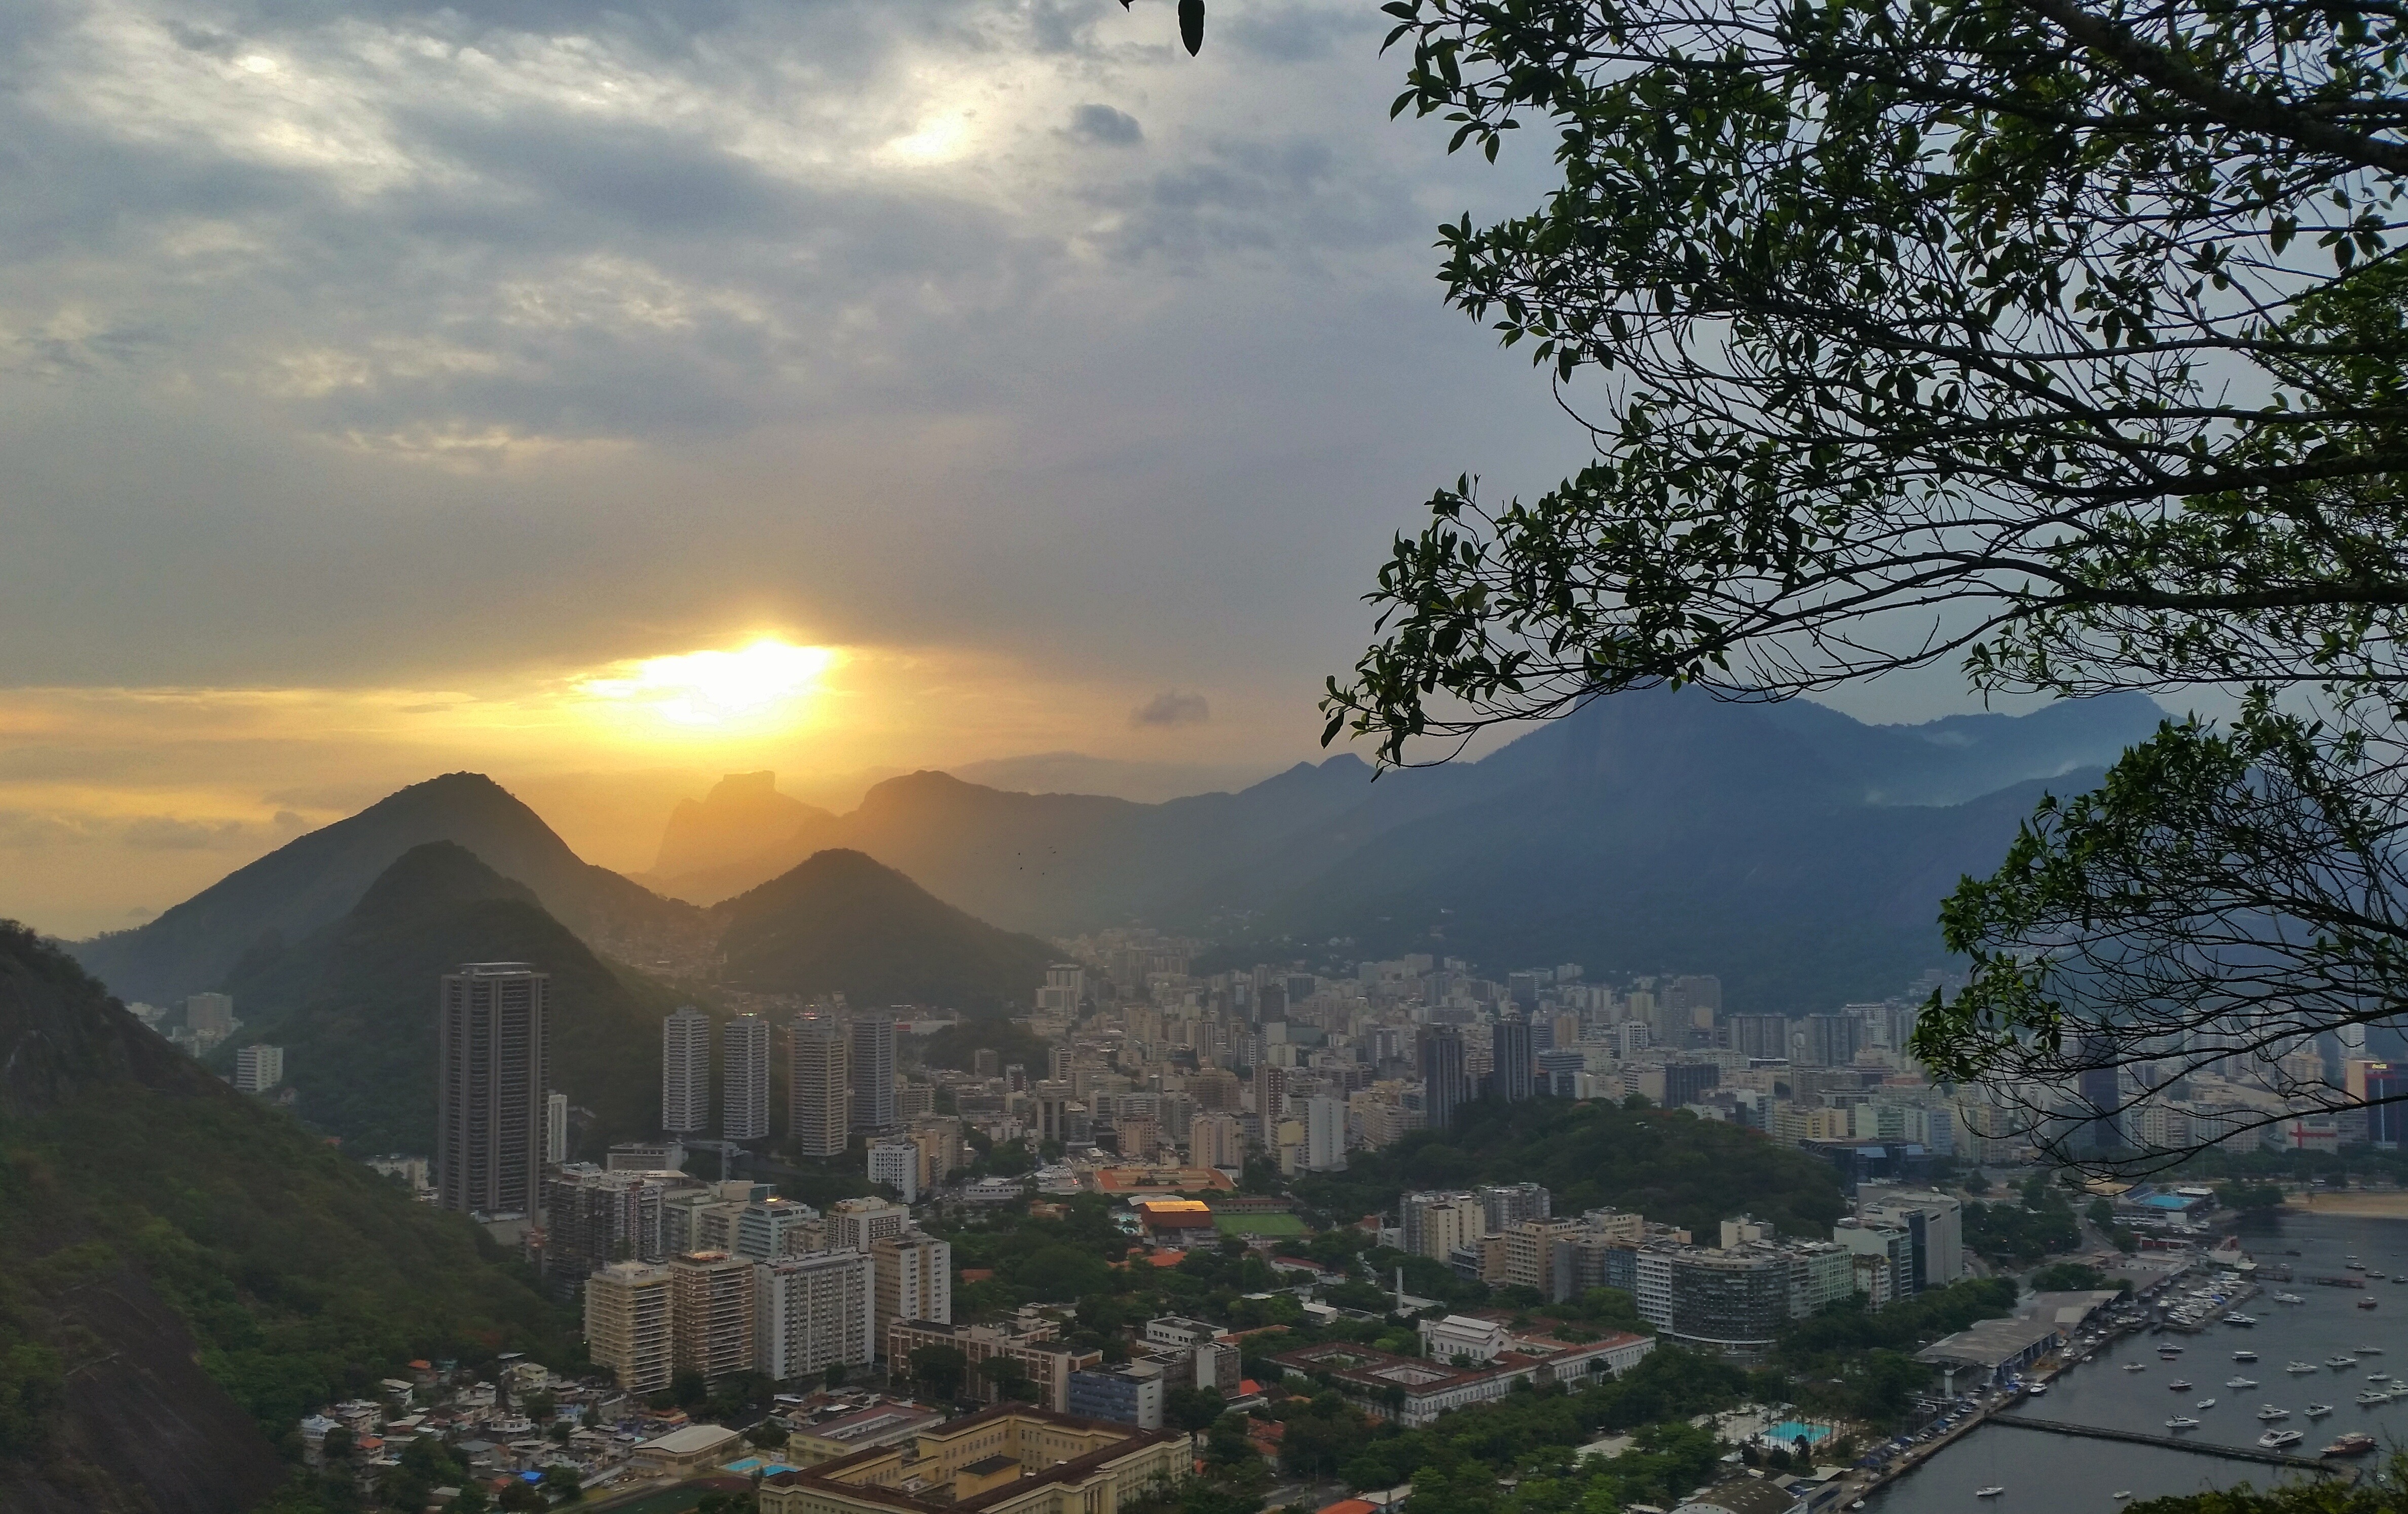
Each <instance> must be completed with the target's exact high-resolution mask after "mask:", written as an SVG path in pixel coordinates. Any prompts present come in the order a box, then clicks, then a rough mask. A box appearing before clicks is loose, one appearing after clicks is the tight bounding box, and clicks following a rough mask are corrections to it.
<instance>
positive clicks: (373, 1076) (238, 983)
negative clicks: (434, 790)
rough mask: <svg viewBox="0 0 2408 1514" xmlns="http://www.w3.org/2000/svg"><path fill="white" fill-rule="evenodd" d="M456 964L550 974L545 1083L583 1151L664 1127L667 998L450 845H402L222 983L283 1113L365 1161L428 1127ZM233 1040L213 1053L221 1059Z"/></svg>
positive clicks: (413, 1141)
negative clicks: (523, 966) (357, 893)
mask: <svg viewBox="0 0 2408 1514" xmlns="http://www.w3.org/2000/svg"><path fill="white" fill-rule="evenodd" d="M464 962H523V963H527V964H531V965H533V966H535V967H537V968H538V969H540V970H541V971H543V972H546V973H549V974H550V975H551V976H552V991H551V993H552V997H551V1005H552V1020H551V1026H550V1036H551V1046H552V1083H553V1086H554V1087H556V1088H559V1089H560V1090H561V1091H563V1092H564V1093H566V1094H567V1095H568V1097H569V1102H570V1103H571V1105H572V1106H574V1107H576V1108H577V1109H579V1110H581V1111H583V1112H582V1113H581V1114H580V1116H579V1117H578V1118H577V1119H576V1120H575V1121H574V1122H573V1124H572V1135H573V1136H574V1139H575V1141H576V1144H577V1148H578V1150H580V1151H582V1152H587V1153H592V1154H597V1155H598V1153H599V1152H600V1151H601V1150H602V1149H603V1148H605V1147H606V1146H608V1145H609V1142H611V1141H613V1140H626V1139H631V1138H634V1137H636V1136H638V1135H652V1133H653V1132H654V1131H656V1130H657V1129H658V1128H659V1121H660V1072H659V1051H660V1034H661V1030H660V1021H661V1017H662V1016H663V1015H666V1014H667V1013H668V1012H669V1011H670V1010H671V1009H673V1008H675V1007H677V1004H678V996H677V994H676V993H673V992H672V991H670V990H669V989H667V988H666V987H664V986H663V985H661V984H659V983H656V982H654V981H652V979H650V978H645V977H643V976H642V975H641V974H638V973H636V972H634V971H632V970H630V969H625V968H621V967H616V966H613V965H612V964H609V963H607V962H605V961H604V960H603V959H602V958H600V957H597V956H596V955H595V953H594V952H593V951H592V950H589V949H588V948H587V947H586V945H585V943H584V942H582V941H581V940H580V939H578V937H577V936H576V935H575V933H573V932H571V931H570V930H569V929H568V928H567V927H566V925H563V924H562V923H561V922H560V921H557V920H554V919H553V918H552V915H551V914H550V913H549V912H548V911H547V910H546V909H545V908H544V907H543V906H542V905H541V904H540V903H538V901H537V899H536V896H535V893H533V891H532V890H530V889H528V888H527V887H526V886H525V885H523V884H522V883H520V882H518V881H517V880H515V879H512V878H504V877H503V876H501V875H500V874H499V873H496V872H495V871H494V869H492V868H491V867H488V866H487V865H485V864H484V863H483V862H482V861H480V859H479V858H477V857H476V856H474V855H472V854H471V853H470V852H468V851H467V850H466V849H465V848H462V847H460V846H458V845H455V844H454V843H452V842H449V841H434V842H429V843H427V844H425V845H423V846H420V847H416V848H413V849H412V850H409V851H408V852H406V853H404V854H403V856H402V857H401V858H400V860H398V861H396V862H395V863H394V864H393V865H392V866H390V867H388V868H387V869H386V870H385V871H384V873H383V874H382V875H381V876H380V877H379V878H377V879H376V881H375V882H374V883H372V884H371V885H370V886H369V887H368V890H367V892H366V893H365V894H363V895H362V896H361V898H360V900H359V902H358V903H357V904H356V905H354V906H353V907H351V910H350V911H349V912H348V913H347V914H345V915H344V916H343V917H342V918H341V919H340V920H337V921H334V922H332V923H331V924H328V925H325V926H323V927H322V928H320V929H319V930H317V931H315V932H313V933H311V934H310V935H309V936H308V937H307V938H305V939H303V940H302V941H300V942H299V943H297V944H295V945H294V946H293V947H291V948H288V949H285V950H276V951H267V952H260V953H254V954H253V956H252V958H251V960H250V961H249V962H247V963H246V964H244V966H243V968H242V969H241V970H240V971H239V972H237V974H236V976H235V977H234V978H230V979H229V980H228V981H227V983H226V985H225V986H226V989H227V991H228V992H230V993H233V994H234V996H235V1005H236V1013H237V1014H239V1015H240V1016H241V1017H242V1019H243V1021H244V1024H243V1031H242V1035H241V1036H240V1037H239V1038H240V1039H242V1040H245V1041H266V1042H269V1043H271V1044H274V1045H279V1046H282V1047H283V1048H284V1066H285V1078H286V1081H287V1082H288V1083H290V1084H291V1085H292V1087H293V1088H294V1091H295V1092H296V1093H297V1095H298V1097H297V1101H296V1103H295V1105H294V1109H295V1112H296V1113H298V1114H299V1115H300V1116H301V1117H302V1118H303V1119H305V1120H307V1121H309V1122H310V1123H311V1124H313V1125H316V1126H317V1127H319V1128H320V1129H322V1130H324V1131H326V1132H327V1133H328V1134H330V1135H337V1136H339V1137H340V1138H341V1139H342V1142H343V1144H344V1146H345V1148H346V1149H348V1150H352V1151H356V1152H361V1153H363V1154H368V1153H375V1152H381V1151H423V1150H426V1149H427V1147H428V1144H429V1142H430V1141H431V1140H432V1139H433V1135H434V1130H435V1003H436V993H437V980H438V979H439V978H440V977H441V976H442V975H443V974H444V973H447V972H450V971H452V969H453V968H455V967H457V966H458V965H459V964H462V963H464ZM234 1050H235V1049H234V1048H233V1047H232V1046H227V1047H223V1048H221V1049H220V1050H219V1051H218V1052H217V1054H216V1059H215V1060H216V1061H217V1063H218V1064H220V1065H222V1066H230V1065H231V1064H232V1061H233V1057H234Z"/></svg>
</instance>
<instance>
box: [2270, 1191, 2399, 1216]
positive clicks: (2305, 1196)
mask: <svg viewBox="0 0 2408 1514" xmlns="http://www.w3.org/2000/svg"><path fill="white" fill-rule="evenodd" d="M2283 1207H2284V1208H2285V1209H2286V1210H2288V1211H2291V1212H2293V1213H2297V1214H2329V1215H2336V1216H2339V1217H2340V1218H2343V1219H2345V1220H2408V1190H2391V1191H2383V1192H2374V1191H2369V1190H2365V1189H2352V1190H2349V1191H2347V1192H2344V1193H2295V1194H2291V1195H2289V1196H2287V1197H2286V1198H2285V1199H2284V1200H2283Z"/></svg>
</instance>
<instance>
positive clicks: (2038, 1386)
mask: <svg viewBox="0 0 2408 1514" xmlns="http://www.w3.org/2000/svg"><path fill="white" fill-rule="evenodd" d="M2024 1392H2025V1393H2027V1394H2028V1395H2029V1396H2031V1397H2033V1398H2038V1397H2040V1396H2041V1395H2042V1393H2047V1392H2048V1384H2046V1383H2044V1382H2036V1383H2033V1384H2032V1385H2031V1386H2030V1387H2029V1388H2027V1389H2025V1390H2024Z"/></svg>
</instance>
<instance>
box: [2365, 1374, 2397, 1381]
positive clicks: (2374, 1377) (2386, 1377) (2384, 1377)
mask: <svg viewBox="0 0 2408 1514" xmlns="http://www.w3.org/2000/svg"><path fill="white" fill-rule="evenodd" d="M2366 1380H2367V1381H2369V1382H2389V1381H2391V1380H2392V1378H2391V1374H2390V1373H2388V1372H2370V1373H2368V1374H2367V1375H2366Z"/></svg>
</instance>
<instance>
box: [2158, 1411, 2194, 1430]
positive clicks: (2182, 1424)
mask: <svg viewBox="0 0 2408 1514" xmlns="http://www.w3.org/2000/svg"><path fill="white" fill-rule="evenodd" d="M2166 1428H2167V1429H2169V1430H2196V1429H2198V1428H2199V1421H2197V1420H2194V1419H2192V1418H2191V1417H2190V1416H2189V1415H2187V1414H2177V1415H2175V1416H2174V1417H2173V1418H2172V1419H2171V1420H2168V1421H2166Z"/></svg>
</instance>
